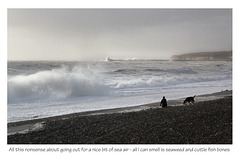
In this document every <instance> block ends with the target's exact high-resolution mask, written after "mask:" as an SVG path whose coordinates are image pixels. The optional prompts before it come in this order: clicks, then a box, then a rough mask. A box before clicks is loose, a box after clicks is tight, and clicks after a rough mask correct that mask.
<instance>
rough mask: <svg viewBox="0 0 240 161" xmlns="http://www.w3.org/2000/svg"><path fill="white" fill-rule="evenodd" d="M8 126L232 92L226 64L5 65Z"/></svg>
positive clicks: (145, 61) (37, 62)
mask: <svg viewBox="0 0 240 161" xmlns="http://www.w3.org/2000/svg"><path fill="white" fill-rule="evenodd" d="M7 81H8V84H7V87H8V100H7V101H8V110H7V112H8V117H7V119H8V122H16V121H23V120H31V119H36V118H45V117H51V116H57V115H64V114H70V113H76V112H85V111H96V110H101V109H114V108H122V107H130V106H135V105H143V104H147V103H153V102H159V101H160V100H161V99H162V97H163V96H165V97H166V99H167V100H174V99H179V98H184V97H187V96H193V95H201V94H210V93H214V92H219V91H223V90H232V62H231V61H163V60H116V61H112V60H107V61H79V62H75V61H72V62H70V61H66V62H64V61H8V77H7Z"/></svg>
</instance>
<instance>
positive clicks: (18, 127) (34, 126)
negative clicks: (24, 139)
mask: <svg viewBox="0 0 240 161" xmlns="http://www.w3.org/2000/svg"><path fill="white" fill-rule="evenodd" d="M226 96H232V90H225V91H221V92H216V93H211V94H204V95H199V96H196V98H195V102H202V101H209V100H216V99H220V98H224V97H226ZM183 100H184V98H180V99H175V100H168V107H171V106H181V105H182V102H183ZM154 108H161V107H160V106H159V102H154V103H148V104H143V105H137V106H131V107H121V108H114V109H104V110H97V111H86V112H79V113H70V114H65V115H57V116H52V117H46V118H36V119H31V120H23V121H16V122H9V123H7V125H8V128H7V133H8V135H9V134H10V135H11V134H15V133H27V132H29V131H36V130H41V129H42V128H43V126H41V125H40V124H44V122H46V121H47V120H53V121H57V120H62V119H67V118H69V117H79V116H90V115H101V114H113V113H126V112H137V111H141V110H148V109H154ZM38 125H39V126H38Z"/></svg>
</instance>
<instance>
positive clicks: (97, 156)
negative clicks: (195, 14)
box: [0, 0, 240, 160]
mask: <svg viewBox="0 0 240 161" xmlns="http://www.w3.org/2000/svg"><path fill="white" fill-rule="evenodd" d="M4 1H5V0H3V1H1V2H0V6H1V10H0V35H1V36H0V53H1V58H0V72H1V93H0V98H1V101H0V114H1V117H0V126H1V130H0V150H1V154H4V155H3V156H2V158H5V159H7V160H35V159H37V160H40V159H41V160H42V159H47V160H50V159H51V160H70V159H71V160H72V159H74V160H93V159H94V160H102V159H103V160H113V159H114V160H123V159H127V160H129V159H134V160H139V159H140V160H150V159H156V160H162V159H164V160H165V159H166V160H182V159H183V160H203V159H206V160H239V151H240V146H239V144H240V135H239V134H240V133H239V128H238V127H240V126H239V123H238V122H239V114H240V111H239V107H240V106H239V103H238V102H239V101H237V100H236V98H237V97H238V94H239V92H240V91H239V90H240V88H239V86H238V82H240V80H239V76H238V75H239V73H240V71H239V69H240V67H239V60H240V58H239V54H240V53H239V36H238V35H239V31H238V30H239V29H240V25H239V20H240V8H239V5H238V4H237V1H233V0H228V1H221V0H218V1H210V0H199V1H193V0H181V1H179V0H168V1H166V2H161V1H154V0H147V1H141V0H133V1H130V0H121V1H114V0H87V1H73V0H67V1H57V0H54V1H49V0H41V1H33V0H6V1H5V2H4ZM7 8H233V98H234V101H233V107H234V111H233V136H234V137H233V145H15V146H14V147H23V148H25V147H46V148H48V147H56V148H57V147H62V148H64V147H65V148H67V147H72V148H73V147H82V146H85V147H107V148H109V147H113V146H114V147H122V148H123V147H129V148H134V147H142V148H144V147H156V146H159V147H209V146H211V147H229V148H231V152H230V153H177V152H176V153H126V154H124V153H74V154H73V153H63V154H59V153H34V152H32V153H10V152H8V149H9V148H10V147H12V145H7V128H6V120H7V118H6V117H7V115H6V114H7V85H6V82H7V66H6V65H7V54H6V53H7ZM129 157H131V158H129Z"/></svg>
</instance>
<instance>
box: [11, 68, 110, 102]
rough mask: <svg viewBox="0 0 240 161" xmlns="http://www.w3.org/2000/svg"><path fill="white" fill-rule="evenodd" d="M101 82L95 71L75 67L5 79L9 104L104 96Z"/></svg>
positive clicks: (105, 91)
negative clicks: (6, 80)
mask: <svg viewBox="0 0 240 161" xmlns="http://www.w3.org/2000/svg"><path fill="white" fill-rule="evenodd" d="M101 82H102V80H101V78H100V77H99V76H98V75H97V73H95V72H94V71H91V70H90V69H87V68H85V69H82V68H78V67H74V68H73V69H71V70H70V71H69V70H67V68H65V67H63V68H61V69H53V70H50V71H39V72H37V73H35V74H30V75H17V76H12V77H11V78H9V80H8V102H9V103H12V102H22V101H34V100H39V99H63V98H68V97H80V96H92V95H103V94H106V93H107V91H108V87H107V86H105V85H103V84H101Z"/></svg>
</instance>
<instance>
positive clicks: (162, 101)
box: [160, 96, 167, 107]
mask: <svg viewBox="0 0 240 161" xmlns="http://www.w3.org/2000/svg"><path fill="white" fill-rule="evenodd" d="M160 106H162V107H167V100H166V98H165V96H163V98H162V100H161V102H160Z"/></svg>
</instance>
